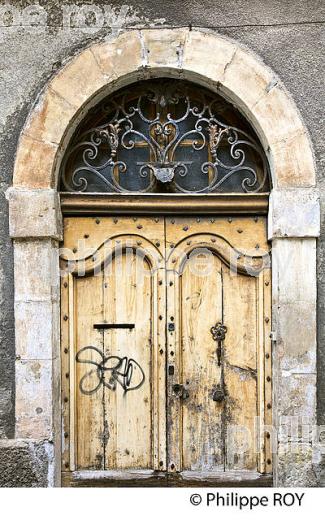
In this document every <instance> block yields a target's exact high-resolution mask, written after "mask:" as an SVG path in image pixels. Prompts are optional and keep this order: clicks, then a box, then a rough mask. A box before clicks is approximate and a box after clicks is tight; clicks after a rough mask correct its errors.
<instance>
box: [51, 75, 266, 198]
mask: <svg viewBox="0 0 325 520" xmlns="http://www.w3.org/2000/svg"><path fill="white" fill-rule="evenodd" d="M61 190H62V191H77V192H108V193H114V192H117V193H121V192H127V193H129V192H142V193H143V192H154V193H164V192H165V193H166V192H167V193H168V192H169V193H218V192H228V193H230V192H239V193H240V192H241V193H256V192H267V191H269V171H268V164H267V161H266V158H265V155H264V152H263V150H262V148H261V146H260V144H259V142H258V140H257V138H256V136H255V134H254V132H253V130H252V128H251V127H250V126H249V125H248V123H247V122H246V121H245V120H244V119H243V117H242V116H241V114H240V113H239V112H238V111H237V110H236V109H235V108H234V107H233V106H232V105H230V104H229V103H227V102H226V101H225V100H224V99H223V98H221V97H220V96H218V95H217V94H213V93H211V92H210V91H207V90H205V89H203V88H200V87H197V86H193V85H191V84H190V83H187V82H183V81H180V80H168V81H167V80H154V81H150V82H149V81H148V82H141V83H138V84H136V85H134V86H131V87H128V88H127V89H124V90H122V91H120V92H118V93H117V94H116V95H113V96H111V97H109V98H108V99H107V100H105V101H104V102H102V103H101V104H100V106H98V107H96V109H93V110H92V112H91V113H89V114H88V116H87V117H86V118H85V120H84V122H83V123H82V125H81V126H80V127H79V128H78V130H77V132H76V134H75V136H74V137H73V139H72V142H71V143H70V147H69V148H68V150H67V152H66V154H65V157H64V160H63V163H62V171H61Z"/></svg>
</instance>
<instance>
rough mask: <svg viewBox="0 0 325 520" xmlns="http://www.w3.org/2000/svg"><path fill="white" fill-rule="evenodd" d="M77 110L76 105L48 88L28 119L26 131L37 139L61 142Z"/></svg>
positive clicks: (47, 141)
mask: <svg viewBox="0 0 325 520" xmlns="http://www.w3.org/2000/svg"><path fill="white" fill-rule="evenodd" d="M75 112H76V107H75V106H72V105H71V104H70V103H69V102H68V101H66V100H65V99H64V98H63V97H61V96H60V95H58V94H57V93H56V92H54V91H53V90H52V89H51V88H48V89H47V90H46V91H45V93H44V94H43V95H42V96H41V98H40V100H39V102H38V104H37V105H36V107H35V110H34V111H33V112H32V114H31V117H30V118H29V120H28V121H27V124H26V126H25V128H24V133H25V134H27V135H28V136H30V137H32V138H34V139H36V140H37V141H43V142H45V143H54V144H60V142H61V139H62V136H63V134H64V132H65V130H66V128H67V127H68V126H69V124H70V123H71V120H72V118H73V116H74V114H75Z"/></svg>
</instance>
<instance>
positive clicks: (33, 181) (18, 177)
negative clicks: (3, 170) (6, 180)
mask: <svg viewBox="0 0 325 520" xmlns="http://www.w3.org/2000/svg"><path fill="white" fill-rule="evenodd" d="M57 149H58V146H57V144H54V143H49V142H47V143H46V142H43V141H38V140H36V139H34V138H33V137H31V136H29V135H25V134H24V133H23V134H22V135H21V137H20V140H19V146H18V149H17V155H16V161H15V168H14V185H15V186H17V187H18V186H19V187H23V188H24V187H26V188H28V187H31V188H33V189H41V188H53V187H54V185H53V178H52V175H51V172H52V168H53V163H54V160H55V156H56V153H57Z"/></svg>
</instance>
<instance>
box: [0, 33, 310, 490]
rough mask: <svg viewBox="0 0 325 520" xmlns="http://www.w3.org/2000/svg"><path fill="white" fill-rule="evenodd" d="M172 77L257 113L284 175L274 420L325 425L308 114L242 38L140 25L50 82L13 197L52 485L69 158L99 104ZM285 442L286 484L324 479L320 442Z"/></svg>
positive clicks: (20, 333) (19, 318) (26, 413)
mask: <svg viewBox="0 0 325 520" xmlns="http://www.w3.org/2000/svg"><path fill="white" fill-rule="evenodd" d="M168 76H169V77H175V78H184V79H187V80H190V81H193V82H196V83H199V84H202V85H204V86H206V87H208V88H210V89H211V90H215V91H219V92H220V93H221V94H222V95H224V97H225V98H227V99H228V100H229V101H231V102H233V103H234V104H235V105H236V106H237V107H238V108H239V109H240V110H241V111H242V113H243V115H244V116H245V117H246V118H247V119H248V120H249V121H250V123H251V124H252V125H253V127H254V129H255V131H256V132H257V134H258V136H259V138H260V140H261V143H262V145H263V147H264V149H265V151H266V154H267V157H268V159H269V162H270V168H271V175H272V181H273V190H272V193H271V197H270V208H269V238H270V240H272V241H273V242H272V272H273V275H272V276H273V281H272V286H273V290H272V293H273V294H272V298H273V313H272V320H273V331H274V332H273V341H274V342H276V343H277V348H276V349H274V359H273V371H274V383H273V388H274V391H273V404H272V406H273V415H274V421H275V426H278V425H279V423H280V421H281V417H282V416H290V415H293V414H294V415H301V416H303V417H304V418H305V419H306V417H307V418H308V421H309V422H310V424H311V425H312V426H314V425H315V412H316V240H315V239H316V237H317V236H318V234H319V206H318V194H317V191H316V190H315V184H316V175H315V167H314V161H313V152H312V147H311V144H310V141H309V137H308V134H307V131H306V129H305V126H304V124H303V122H302V120H301V118H300V115H299V112H298V110H297V108H296V107H295V104H294V103H293V101H292V100H291V98H290V95H289V94H288V93H287V92H286V90H285V88H284V87H283V86H282V85H281V83H280V81H279V80H278V79H277V77H276V76H275V75H274V74H273V72H272V71H271V70H270V69H269V68H268V67H267V66H266V65H265V64H263V62H262V61H261V60H260V59H259V58H257V57H256V56H255V55H254V54H252V53H251V52H249V51H248V50H247V49H245V48H243V47H242V46H241V45H239V44H238V43H236V42H234V41H232V40H229V39H227V38H224V37H221V36H220V35H217V34H214V33H212V32H206V31H198V30H189V29H158V30H155V29H145V30H130V31H126V32H123V33H121V34H120V35H119V36H118V37H117V38H114V39H111V40H106V41H104V42H102V43H96V44H94V45H92V46H90V47H89V48H87V49H85V50H83V51H82V52H81V53H80V54H79V55H77V56H76V57H74V58H72V59H71V60H70V61H69V62H67V64H66V65H65V66H64V67H63V68H62V69H61V70H60V71H59V72H58V74H56V75H55V76H54V77H53V78H52V79H51V81H50V82H49V83H48V84H47V85H46V87H45V89H44V91H43V92H42V93H41V95H40V97H39V99H38V100H37V101H36V104H35V106H34V108H33V109H32V111H31V113H30V115H29V117H28V119H27V121H26V124H25V126H24V129H23V131H22V133H21V137H20V141H19V144H18V150H17V155H16V162H15V168H14V176H13V186H12V187H11V188H10V189H9V190H8V195H7V196H8V199H9V213H10V235H11V237H12V238H13V239H14V258H15V313H16V326H15V327H16V328H15V334H16V356H17V358H16V359H17V361H16V437H17V438H20V439H27V440H30V442H34V441H35V442H39V440H42V442H45V443H46V446H47V448H46V449H47V451H46V453H47V457H48V464H49V477H48V485H49V486H51V485H59V484H60V420H61V419H60V417H61V414H60V389H59V384H58V380H59V378H58V374H59V371H60V355H59V344H60V341H59V308H60V307H59V275H58V255H57V249H58V243H59V240H60V239H61V238H62V230H61V211H60V201H59V196H58V193H57V186H58V166H59V164H60V159H61V157H62V154H63V153H64V150H65V147H66V145H67V143H68V142H69V138H70V136H71V135H72V133H73V131H74V129H75V128H76V125H77V124H78V123H79V122H80V120H81V119H82V117H83V114H84V113H85V111H86V110H87V109H88V108H89V107H90V106H92V104H95V103H98V101H100V99H101V98H102V97H104V96H107V95H108V94H109V93H110V92H113V91H115V90H117V89H119V88H121V87H123V86H124V85H127V84H129V83H131V82H134V81H137V80H140V79H147V78H152V77H168ZM298 316H299V319H298V318H297V319H296V317H298ZM26 323H28V327H27V326H26ZM306 323H308V326H307V327H306ZM35 362H37V363H38V365H37V366H38V376H37V379H35V374H34V368H33V364H35ZM26 395H28V400H26ZM291 403H293V405H292V406H293V408H291ZM36 409H37V410H40V409H41V410H42V413H41V414H37V413H36V412H35V410H36ZM293 411H294V413H293ZM53 441H54V442H53ZM285 441H286V439H284V444H283V445H282V444H281V443H282V440H281V439H280V438H277V448H276V456H275V458H274V468H275V470H274V482H275V484H276V485H278V486H281V485H282V486H286V485H292V486H299V485H300V486H304V485H316V482H315V480H313V479H314V478H315V473H314V472H313V460H314V459H313V444H312V440H310V441H306V442H304V443H297V442H296V441H294V440H291V439H290V440H289V442H288V443H287V444H286V443H285ZM295 442H296V444H297V446H295V448H294V449H291V444H294V443H295ZM301 450H303V451H301ZM301 460H303V463H304V471H302V470H301V462H299V461H301ZM288 467H289V468H290V469H289V470H288Z"/></svg>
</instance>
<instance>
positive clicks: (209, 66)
mask: <svg viewBox="0 0 325 520" xmlns="http://www.w3.org/2000/svg"><path fill="white" fill-rule="evenodd" d="M217 40H218V41H216V37H215V35H213V34H211V33H205V32H198V31H189V33H188V36H187V39H186V42H185V47H184V52H183V69H184V70H186V71H190V73H195V74H199V75H201V76H204V77H205V80H206V79H208V80H210V81H211V82H214V83H217V82H220V83H221V82H222V81H223V79H224V73H225V69H226V67H227V65H228V64H229V63H230V61H231V59H232V57H233V56H234V54H235V51H236V50H237V46H236V44H235V43H234V42H232V41H230V40H228V39H226V38H222V37H220V36H218V39H217ZM193 80H195V78H193Z"/></svg>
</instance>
